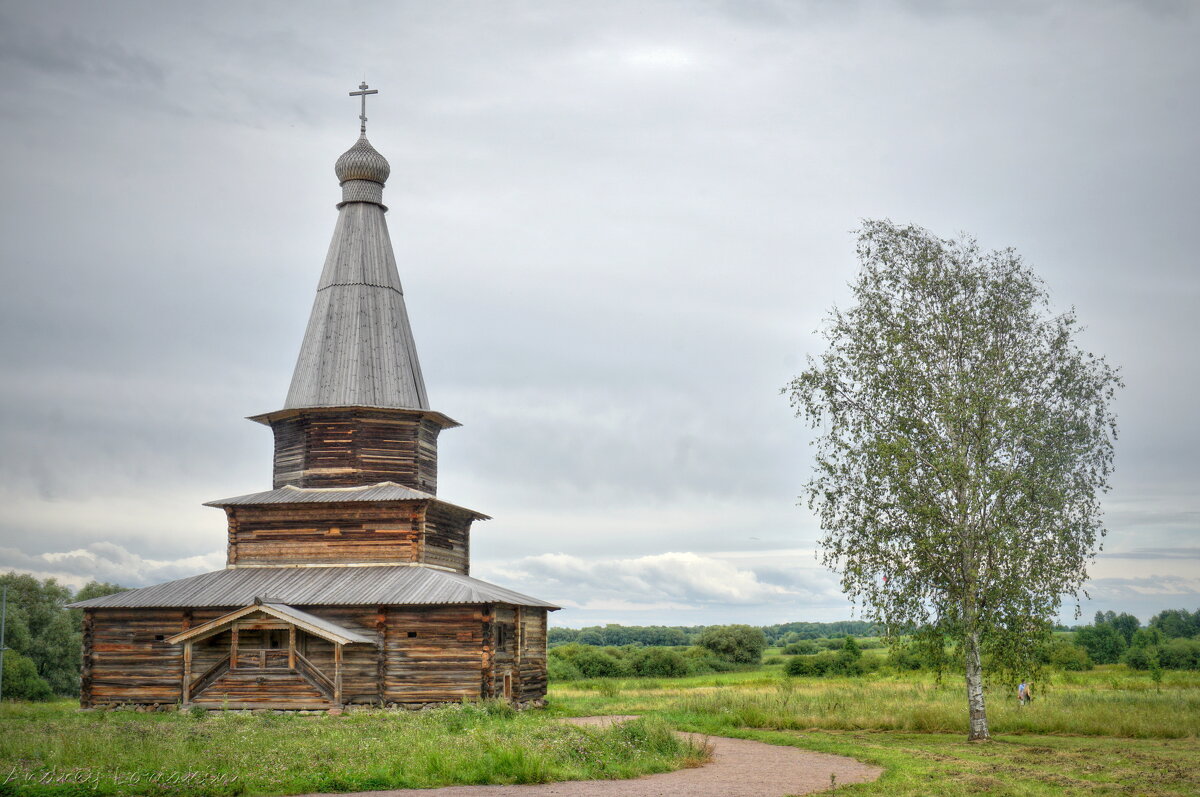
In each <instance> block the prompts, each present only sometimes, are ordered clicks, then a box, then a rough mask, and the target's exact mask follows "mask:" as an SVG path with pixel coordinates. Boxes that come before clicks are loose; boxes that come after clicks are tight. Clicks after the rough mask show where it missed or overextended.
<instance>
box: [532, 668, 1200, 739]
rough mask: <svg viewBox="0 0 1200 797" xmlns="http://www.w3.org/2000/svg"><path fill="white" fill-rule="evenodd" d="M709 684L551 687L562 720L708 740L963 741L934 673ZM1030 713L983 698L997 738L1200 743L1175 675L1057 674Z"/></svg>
mask: <svg viewBox="0 0 1200 797" xmlns="http://www.w3.org/2000/svg"><path fill="white" fill-rule="evenodd" d="M731 675H736V677H730V676H726V675H719V676H710V677H707V678H686V679H656V680H654V681H652V682H645V681H639V680H637V679H626V680H623V681H621V680H609V681H606V682H594V683H589V682H580V683H577V684H573V685H571V686H570V687H567V686H555V687H553V688H552V690H551V696H552V698H553V701H552V703H553V706H554V708H555V710H556V711H559V712H562V713H579V714H591V713H604V712H621V713H626V712H632V713H662V714H664V715H665V716H667V717H668V718H669V719H671V720H673V721H678V722H684V723H686V724H688V725H690V726H694V725H696V724H697V723H700V724H703V725H704V727H705V728H707V729H708V730H709V731H710V732H713V733H716V732H718V731H719V730H720V728H722V727H724V728H731V727H745V728H763V729H777V730H806V729H823V730H838V731H855V730H891V731H908V732H920V733H942V732H945V733H962V732H965V728H966V727H967V706H966V693H965V687H964V686H963V685H962V684H961V682H960V681H958V679H955V678H950V677H947V678H945V679H944V680H943V681H942V682H941V683H939V682H938V680H937V678H936V677H935V676H933V675H930V674H925V673H913V674H905V675H901V676H882V675H881V676H875V677H866V678H794V679H793V678H787V677H784V676H782V675H779V674H773V673H768V672H763V671H760V672H759V673H757V674H755V675H756V677H750V674H745V673H738V674H731ZM1034 695H1035V697H1034V701H1033V704H1032V705H1031V706H1028V707H1025V708H1022V707H1020V706H1018V705H1017V701H1016V697H1015V693H1010V692H1009V690H1007V689H1005V688H1003V687H997V688H995V689H991V690H989V691H988V694H987V708H988V719H989V722H990V724H991V728H992V730H993V732H995V733H1037V734H1072V735H1085V736H1118V737H1126V738H1147V739H1148V738H1187V737H1196V736H1200V679H1198V678H1197V677H1196V674H1194V673H1191V674H1189V673H1179V674H1176V677H1174V678H1169V679H1166V680H1164V683H1163V684H1162V688H1157V687H1156V685H1155V684H1154V683H1153V682H1151V681H1150V680H1149V679H1148V678H1145V677H1142V676H1140V675H1138V674H1131V673H1130V672H1128V671H1127V670H1125V668H1123V667H1121V668H1112V669H1110V670H1097V671H1095V672H1088V673H1066V674H1054V675H1053V676H1051V677H1050V678H1049V679H1048V680H1045V681H1042V682H1040V683H1038V684H1036V685H1035V691H1034Z"/></svg>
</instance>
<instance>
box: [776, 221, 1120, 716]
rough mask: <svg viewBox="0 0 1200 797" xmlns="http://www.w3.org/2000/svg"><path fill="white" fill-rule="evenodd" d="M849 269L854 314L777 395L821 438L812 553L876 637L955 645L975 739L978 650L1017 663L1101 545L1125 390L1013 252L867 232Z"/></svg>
mask: <svg viewBox="0 0 1200 797" xmlns="http://www.w3.org/2000/svg"><path fill="white" fill-rule="evenodd" d="M858 257H859V261H860V265H861V271H860V273H859V276H858V279H857V281H856V282H854V283H853V284H852V286H851V288H852V291H853V300H854V305H853V306H852V307H850V308H849V309H846V310H840V309H837V308H835V309H834V310H833V311H832V314H831V317H830V318H829V319H828V322H827V326H826V328H825V330H824V336H825V338H826V341H827V343H828V347H827V349H826V351H825V352H824V354H822V355H821V356H820V358H819V359H815V360H814V359H812V358H810V359H809V363H808V368H807V370H805V371H804V372H803V373H802V374H800V375H799V376H798V377H796V378H795V379H794V380H793V381H792V382H791V384H790V385H789V386H788V387H787V388H785V392H787V393H789V394H790V397H791V402H792V406H793V407H794V408H795V410H796V412H797V415H799V416H801V417H803V418H805V419H806V420H807V421H808V422H809V423H810V424H811V426H812V427H813V428H814V429H815V430H816V431H817V437H816V440H815V443H814V445H815V449H816V453H815V459H816V467H815V472H814V475H813V477H812V479H811V480H810V481H809V482H808V484H807V485H806V494H807V498H808V502H809V506H810V507H812V508H813V509H814V510H815V511H816V512H817V514H818V516H819V518H820V521H821V526H822V529H823V530H824V537H823V539H822V559H823V561H824V562H825V564H826V565H828V566H830V567H832V568H834V569H835V570H837V571H838V572H839V573H840V574H841V580H842V586H843V588H844V589H845V591H846V592H847V593H848V595H849V596H850V597H851V598H852V600H854V601H855V602H856V603H858V604H860V605H861V606H862V607H863V610H864V612H865V614H866V616H867V617H868V618H869V619H872V620H875V621H877V622H880V623H882V624H884V625H885V626H886V628H887V629H888V630H889V634H891V635H896V634H899V633H904V632H909V631H914V630H917V629H923V630H924V631H926V632H928V633H934V634H938V635H943V634H944V635H949V636H951V637H952V638H953V639H955V640H956V641H957V642H958V646H959V649H960V651H961V652H962V655H963V658H964V665H965V670H966V687H967V703H968V708H969V717H970V729H969V738H970V739H987V738H989V733H988V723H987V713H986V707H985V703H984V693H983V683H984V673H983V667H982V663H981V662H982V656H981V654H982V653H983V652H985V651H987V652H991V653H993V654H994V656H995V660H996V661H998V662H1004V661H1006V660H1009V661H1011V660H1012V659H1013V657H1014V656H1016V655H1017V654H1018V652H1019V651H1020V650H1022V649H1026V650H1028V648H1029V642H1030V641H1031V640H1032V639H1033V638H1034V637H1036V636H1037V635H1038V634H1039V633H1040V632H1041V630H1042V629H1044V628H1045V623H1046V622H1047V621H1048V620H1049V619H1050V618H1052V617H1053V616H1054V615H1055V614H1056V613H1057V611H1058V608H1059V606H1060V602H1061V600H1062V599H1063V597H1064V596H1074V597H1075V598H1076V599H1077V598H1078V594H1079V591H1080V588H1081V586H1082V584H1083V582H1084V580H1085V579H1086V578H1087V566H1088V565H1089V564H1090V563H1091V562H1092V561H1093V559H1094V556H1095V551H1096V550H1097V547H1098V543H1099V540H1100V537H1102V536H1103V534H1104V528H1103V525H1102V523H1101V510H1100V502H1099V496H1100V494H1101V493H1102V492H1105V491H1107V489H1108V479H1109V476H1110V474H1111V472H1112V463H1113V443H1114V441H1115V439H1116V435H1117V427H1116V418H1115V416H1114V415H1113V413H1112V411H1111V410H1110V404H1111V401H1112V398H1113V396H1114V393H1115V390H1116V389H1117V388H1118V387H1119V386H1120V385H1121V381H1120V377H1119V374H1118V372H1117V370H1116V369H1114V368H1112V367H1111V366H1109V365H1108V363H1107V362H1105V360H1104V359H1103V358H1102V357H1097V356H1095V355H1093V354H1091V353H1088V352H1085V351H1083V350H1082V349H1080V348H1079V346H1078V345H1077V333H1078V327H1077V326H1076V321H1075V317H1074V314H1073V312H1066V313H1061V314H1053V313H1051V312H1050V309H1049V301H1048V296H1047V294H1046V291H1045V288H1044V287H1043V285H1042V283H1041V281H1040V280H1039V279H1038V278H1037V277H1036V276H1035V275H1034V274H1033V272H1032V271H1031V270H1030V269H1029V268H1028V267H1027V266H1026V265H1025V264H1024V263H1023V262H1022V261H1021V258H1020V257H1019V256H1018V255H1017V254H1016V253H1015V252H1014V251H1012V250H1011V249H1010V250H1004V251H997V252H990V253H983V252H981V251H980V250H979V248H978V246H977V245H976V243H975V242H974V240H972V239H971V238H968V237H962V238H959V239H957V240H944V239H939V238H937V237H936V236H934V235H933V234H931V233H930V232H929V231H927V230H924V229H921V228H919V227H913V226H900V225H896V224H894V223H892V222H890V221H886V220H884V221H874V220H868V221H865V222H864V223H863V226H862V228H861V229H860V230H859V232H858Z"/></svg>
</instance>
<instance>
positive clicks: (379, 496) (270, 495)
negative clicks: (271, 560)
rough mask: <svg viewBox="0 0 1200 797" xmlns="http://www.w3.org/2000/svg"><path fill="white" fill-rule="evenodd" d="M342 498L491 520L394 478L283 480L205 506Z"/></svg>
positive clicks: (319, 501)
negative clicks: (338, 483) (356, 482)
mask: <svg viewBox="0 0 1200 797" xmlns="http://www.w3.org/2000/svg"><path fill="white" fill-rule="evenodd" d="M345 501H431V502H433V503H435V504H439V505H441V506H446V507H450V508H451V509H458V510H460V511H462V512H467V513H469V514H470V515H471V516H472V517H474V518H475V519H476V520H491V518H490V517H489V516H487V515H485V514H483V513H482V512H476V511H475V510H474V509H467V508H466V507H463V506H458V505H457V504H451V503H449V502H447V501H443V500H441V499H440V498H438V497H437V496H436V495H434V494H433V493H426V492H422V491H421V490H414V489H412V488H411V487H405V486H404V485H402V484H396V483H395V482H380V483H379V484H367V485H363V486H361V487H293V486H292V485H290V484H285V485H284V486H283V487H280V488H278V489H276V490H267V491H266V492H263V493H250V494H249V495H237V496H234V497H233V498H222V499H219V500H217V501H207V502H205V504H204V505H205V506H216V507H224V506H262V505H264V504H339V503H342V502H345Z"/></svg>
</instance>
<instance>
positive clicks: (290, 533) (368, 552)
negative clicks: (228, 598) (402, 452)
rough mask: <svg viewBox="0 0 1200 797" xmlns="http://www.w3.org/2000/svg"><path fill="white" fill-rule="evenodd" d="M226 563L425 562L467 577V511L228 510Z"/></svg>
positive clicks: (399, 506)
mask: <svg viewBox="0 0 1200 797" xmlns="http://www.w3.org/2000/svg"><path fill="white" fill-rule="evenodd" d="M225 512H226V515H227V517H228V520H229V532H228V548H227V551H228V562H229V564H231V565H236V564H243V565H245V564H256V565H284V564H351V563H360V564H361V563H368V562H369V563H389V562H405V563H408V562H425V563H427V564H431V565H437V566H439V567H445V568H449V569H451V570H454V571H455V572H457V573H462V574H464V575H467V574H469V572H470V555H471V544H470V536H471V523H472V521H473V515H472V514H471V513H470V512H468V511H466V510H460V509H457V508H455V507H450V506H447V505H445V504H440V503H435V502H432V501H406V502H394V503H391V502H389V503H377V502H371V503H365V502H364V503H357V502H345V503H339V504H266V505H262V506H228V507H226V508H225Z"/></svg>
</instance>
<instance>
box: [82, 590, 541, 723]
mask: <svg viewBox="0 0 1200 797" xmlns="http://www.w3.org/2000/svg"><path fill="white" fill-rule="evenodd" d="M234 608H236V607H226V608H214V609H195V610H188V609H94V610H90V611H88V612H87V613H85V618H90V620H85V622H90V625H91V631H90V639H91V642H90V644H88V646H87V647H86V648H85V660H84V661H85V671H86V673H87V678H86V679H85V680H84V685H83V694H82V697H81V703H82V705H83V706H85V707H91V706H99V705H115V704H144V705H148V704H155V703H157V704H165V705H171V704H175V703H178V702H180V701H182V700H183V695H184V672H185V662H184V656H183V646H182V645H179V646H176V645H169V644H167V643H166V642H165V641H163V639H160V637H161V638H166V637H170V636H173V635H174V634H177V633H179V632H180V631H182V630H185V629H186V628H188V627H192V626H193V625H199V624H200V623H204V622H208V621H209V620H212V619H216V618H217V617H220V616H222V615H224V614H226V613H228V612H229V611H231V610H232V609H234ZM304 610H305V611H308V612H311V613H313V614H316V615H318V616H320V617H323V618H325V619H327V620H330V621H332V622H335V623H338V624H339V625H342V626H345V627H347V628H352V629H354V630H355V631H357V632H359V633H361V634H363V635H364V636H369V637H373V638H374V639H375V640H376V643H375V644H373V645H368V644H352V645H346V646H344V647H343V648H342V662H341V667H340V676H341V677H340V682H341V700H342V703H345V704H353V703H358V704H373V705H379V704H387V703H398V704H421V703H438V702H457V701H460V700H463V699H468V700H473V699H478V698H480V697H503V696H506V691H505V690H506V687H507V690H508V693H507V696H508V697H511V698H512V699H514V700H519V701H528V700H537V699H540V698H544V697H545V684H546V672H545V671H546V656H545V627H546V612H545V610H543V609H530V608H519V609H518V608H515V607H511V606H497V607H488V606H430V607H414V606H389V607H379V606H361V607H344V606H338V607H304ZM288 638H289V637H288V635H285V634H284V633H283V632H281V631H280V630H279V629H275V628H261V629H256V628H246V629H239V632H238V639H237V649H236V651H233V650H231V649H232V648H233V638H232V633H231V632H230V631H222V632H220V633H217V634H214V635H213V636H210V637H207V638H205V639H201V640H198V641H196V642H195V643H194V645H193V646H192V654H191V661H190V663H189V664H187V665H186V669H187V670H188V671H190V674H191V678H192V682H191V685H192V690H191V694H190V695H189V698H190V702H191V703H193V704H195V705H203V706H208V707H220V706H226V707H229V708H292V709H300V708H314V707H322V706H330V705H332V704H333V699H332V698H333V695H334V688H335V686H336V680H337V671H338V669H339V668H338V667H337V665H336V661H335V658H336V651H335V646H334V645H333V644H332V643H330V642H328V641H326V640H324V639H321V638H319V637H315V636H312V635H309V634H307V633H303V632H298V633H296V659H297V661H296V666H295V667H289V666H287V663H288V656H287V653H288V651H287V650H286V647H287V644H288V642H287V640H288ZM231 653H232V654H233V658H232V663H233V664H234V665H235V666H234V667H230V666H229V665H230V663H231ZM308 668H312V669H308ZM313 670H315V672H313Z"/></svg>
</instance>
